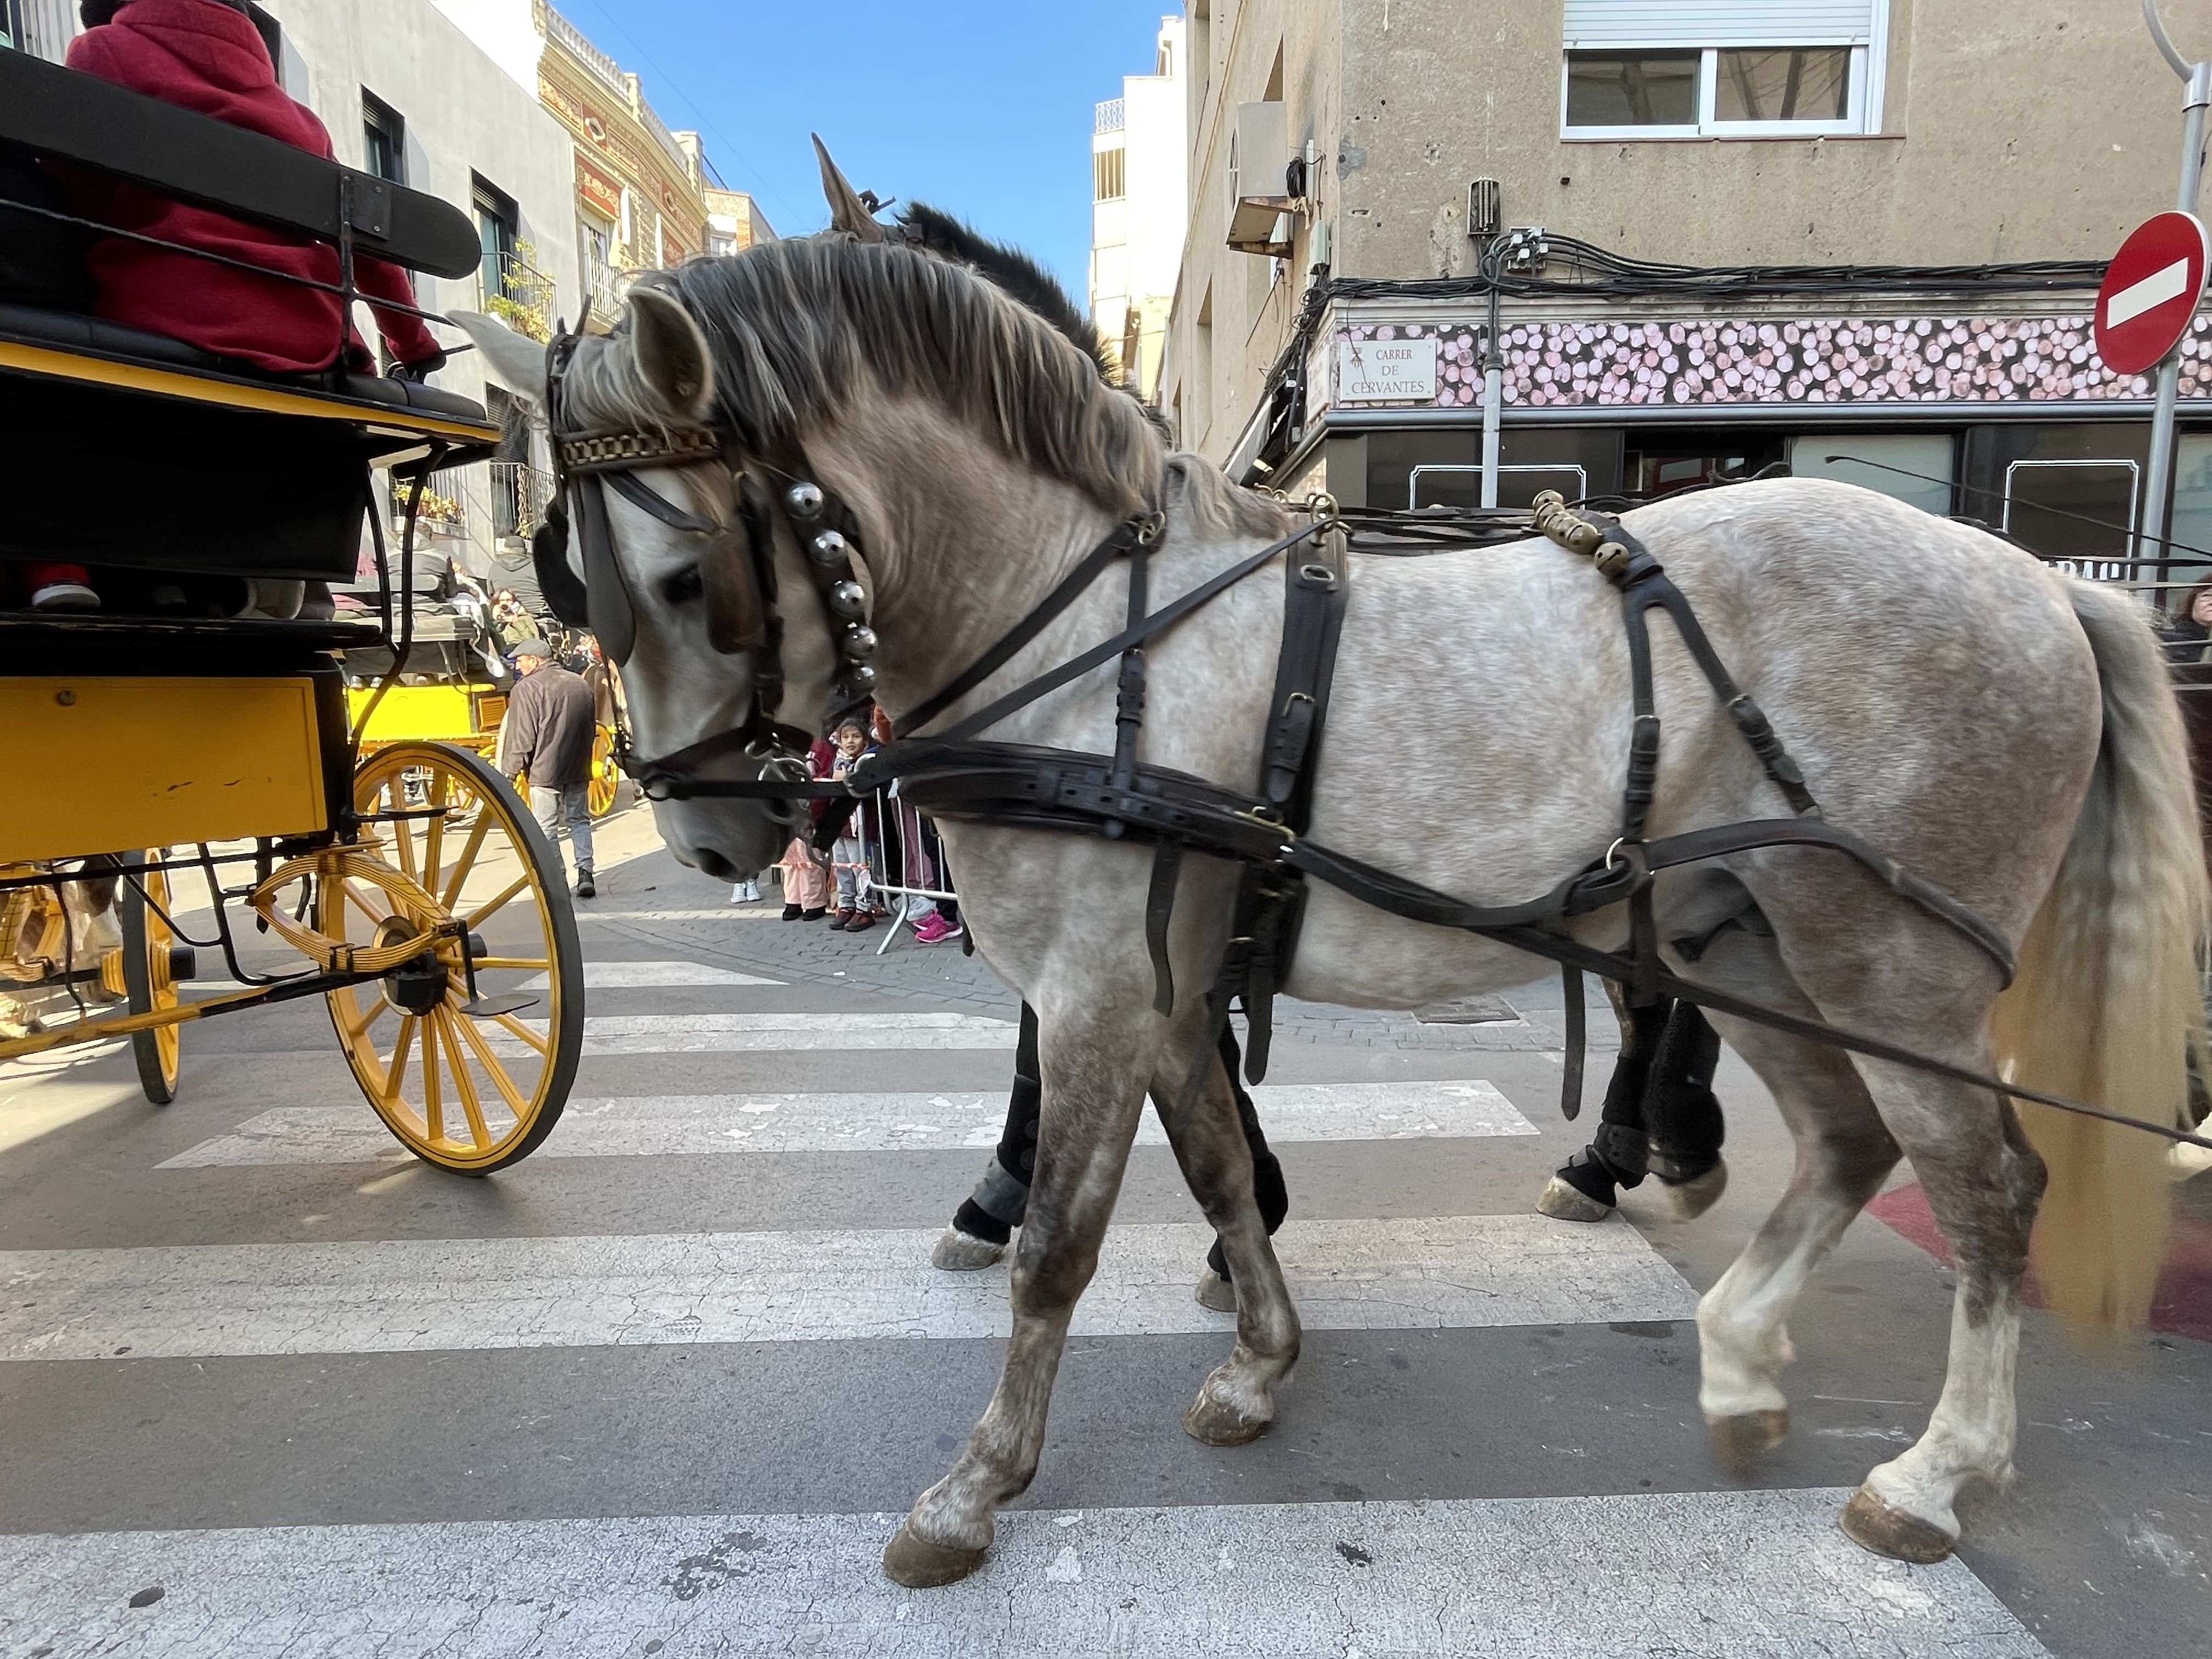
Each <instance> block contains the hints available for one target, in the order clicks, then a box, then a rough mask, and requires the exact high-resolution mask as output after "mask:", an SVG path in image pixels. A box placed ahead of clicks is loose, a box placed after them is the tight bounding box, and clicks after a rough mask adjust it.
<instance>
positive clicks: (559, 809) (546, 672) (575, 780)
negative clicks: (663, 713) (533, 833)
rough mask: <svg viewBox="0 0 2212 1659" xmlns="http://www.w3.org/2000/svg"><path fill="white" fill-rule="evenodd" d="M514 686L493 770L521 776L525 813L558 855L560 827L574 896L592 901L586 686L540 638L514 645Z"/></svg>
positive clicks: (589, 727) (589, 721)
mask: <svg viewBox="0 0 2212 1659" xmlns="http://www.w3.org/2000/svg"><path fill="white" fill-rule="evenodd" d="M514 671H515V675H516V680H515V685H514V690H513V691H511V692H509V693H508V694H507V713H506V714H505V715H504V716H503V717H502V718H501V721H500V726H499V742H500V770H501V771H502V772H504V773H506V774H507V776H509V777H513V776H514V775H517V774H518V773H520V774H525V775H527V778H528V781H529V789H530V810H531V811H532V813H533V814H535V815H536V817H537V819H538V828H540V829H543V830H544V832H545V839H546V840H547V841H548V842H551V843H552V845H553V856H554V858H555V859H556V860H558V859H559V858H560V856H561V832H562V828H563V827H564V825H565V827H566V829H567V830H568V847H569V851H570V852H571V853H572V854H574V858H575V863H576V896H577V897H578V898H584V899H587V898H597V897H598V896H599V888H598V887H597V885H596V884H594V883H593V882H592V788H591V784H592V688H591V687H590V686H588V685H586V684H584V681H583V677H582V676H581V675H579V674H572V673H570V672H569V671H568V670H567V669H565V668H562V667H560V666H558V665H556V664H555V663H554V661H553V648H552V647H550V646H549V645H547V644H546V643H545V641H543V640H525V641H523V642H522V643H521V644H520V645H518V646H516V647H514Z"/></svg>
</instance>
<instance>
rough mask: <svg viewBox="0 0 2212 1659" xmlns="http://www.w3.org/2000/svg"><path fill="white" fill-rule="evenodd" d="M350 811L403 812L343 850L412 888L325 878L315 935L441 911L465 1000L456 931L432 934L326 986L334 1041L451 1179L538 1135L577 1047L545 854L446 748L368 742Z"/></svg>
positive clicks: (579, 1015)
mask: <svg viewBox="0 0 2212 1659" xmlns="http://www.w3.org/2000/svg"><path fill="white" fill-rule="evenodd" d="M354 805H355V807H356V810H357V811H362V812H363V813H401V814H406V815H408V816H403V817H393V818H388V819H386V820H384V821H381V822H377V823H367V824H364V825H363V826H362V832H361V840H360V842H359V843H358V847H359V849H360V853H361V854H367V855H370V856H374V857H375V858H377V859H379V860H381V861H382V862H383V863H384V864H386V865H387V866H390V867H391V868H392V869H393V870H396V871H398V872H399V873H400V874H401V875H403V876H404V877H405V878H407V879H406V882H405V883H404V884H402V885H403V887H404V889H406V890H409V891H410V892H411V894H412V895H414V896H402V894H400V893H395V892H393V891H391V890H387V889H386V888H384V887H381V886H379V885H377V884H374V883H373V882H368V881H364V880H360V879H349V878H346V877H345V876H343V874H341V875H339V876H337V877H333V878H325V879H324V880H323V881H322V882H321V883H320V885H319V891H318V893H317V896H316V924H315V925H316V927H318V929H319V930H320V931H321V932H322V933H325V934H326V935H327V936H329V937H330V938H331V939H343V940H345V941H347V942H349V943H350V944H354V945H395V944H398V943H399V942H401V941H402V940H404V939H412V938H415V937H416V936H417V935H418V934H421V933H424V932H425V931H428V929H430V928H433V927H439V926H441V925H443V924H446V923H447V922H450V921H454V920H459V921H462V922H463V923H464V924H465V927H466V929H467V938H468V939H469V941H470V950H471V955H472V956H473V957H474V958H475V965H476V981H477V984H476V993H475V998H474V1000H471V992H470V987H469V983H468V979H467V975H465V971H464V964H463V962H462V957H461V951H462V940H461V939H459V938H458V937H452V936H450V935H449V936H447V937H445V938H442V939H440V940H439V942H438V944H437V945H435V947H434V949H433V950H432V951H429V952H427V953H426V954H425V955H424V956H422V957H417V958H416V959H415V960H414V961H413V962H411V963H406V964H404V965H403V966H402V967H401V968H399V969H396V970H395V971H393V972H392V973H390V974H387V975H385V976H384V977H383V978H382V979H380V980H375V981H370V982H369V983H368V984H364V985H356V986H349V987H347V988H346V989H344V990H342V991H333V992H331V994H330V1006H331V1023H332V1024H334V1025H336V1027H337V1034H338V1042H339V1045H340V1046H341V1047H342V1048H343V1049H344V1051H345V1055H346V1060H347V1061H348V1063H349V1064H350V1065H351V1066H352V1067H353V1073H354V1077H355V1078H356V1080H357V1081H358V1082H359V1083H360V1085H361V1087H362V1093H364V1094H365V1095H367V1096H368V1103H369V1104H370V1105H371V1106H372V1107H374V1109H375V1110H376V1114H377V1115H378V1116H379V1117H380V1118H382V1119H383V1120H384V1122H385V1126H386V1127H387V1128H389V1129H390V1130H391V1131H392V1133H393V1134H395V1135H397V1136H398V1138H399V1140H400V1142H401V1143H402V1144H403V1145H404V1146H406V1147H407V1149H408V1150H409V1151H410V1152H413V1153H414V1154H415V1155H416V1157H417V1158H422V1159H424V1160H425V1161H427V1162H428V1163H432V1164H437V1165H439V1166H440V1167H441V1169H447V1170H458V1171H459V1172H461V1173H462V1174H465V1175H489V1174H490V1173H491V1172H492V1171H493V1170H501V1169H505V1168H506V1167H507V1165H508V1164H513V1163H514V1162H516V1161H517V1160H519V1159H520V1158H526V1157H527V1156H528V1155H529V1154H530V1153H531V1152H532V1151H534V1150H535V1149H536V1148H537V1146H538V1144H539V1143H540V1142H541V1141H543V1140H544V1139H545V1137H546V1136H547V1135H548V1134H550V1133H552V1130H553V1126H554V1124H555V1123H556V1122H557V1121H559V1120H560V1116H561V1109H562V1107H563V1106H564V1105H566V1104H567V1103H568V1086H569V1085H570V1083H571V1082H572V1081H573V1080H574V1077H575V1073H576V1060H577V1057H578V1055H579V1054H580V1053H581V1052H582V1048H583V1042H584V967H583V950H582V946H581V945H580V943H579V942H578V939H577V936H576V915H575V912H574V910H573V909H572V908H570V906H569V902H568V889H567V887H566V886H565V885H564V884H563V882H562V870H561V865H560V862H559V860H558V858H557V857H556V854H555V853H554V851H553V848H551V847H550V845H548V843H547V842H546V840H545V835H544V831H543V830H541V829H539V828H538V823H537V821H536V820H535V819H533V818H532V817H531V816H530V814H529V813H528V812H527V811H525V810H524V808H523V805H522V803H521V801H520V799H517V797H516V795H515V793H514V789H513V786H512V785H511V784H509V783H508V782H507V780H506V779H505V778H503V777H501V775H500V774H499V771H498V769H496V768H495V767H494V766H493V765H492V764H491V763H489V762H488V761H486V760H485V759H484V758H483V757H482V756H479V755H476V754H472V753H471V752H469V751H468V750H464V749H459V748H456V747H454V746H453V745H452V744H443V743H396V744H392V745H391V746H390V747H388V748H386V749H383V750H379V751H378V752H377V753H376V754H374V755H373V756H371V757H368V758H367V759H366V760H364V761H363V762H362V764H361V769H360V770H359V771H358V772H356V774H355V775H354ZM524 1000H527V1004H528V1006H514V1005H517V1004H520V1003H522V1002H523V1001H524Z"/></svg>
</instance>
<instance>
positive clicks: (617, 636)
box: [549, 475, 637, 667]
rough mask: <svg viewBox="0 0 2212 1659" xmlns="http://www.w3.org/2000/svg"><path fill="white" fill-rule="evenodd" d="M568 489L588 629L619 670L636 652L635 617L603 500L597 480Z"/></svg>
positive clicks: (583, 480) (580, 481)
mask: <svg viewBox="0 0 2212 1659" xmlns="http://www.w3.org/2000/svg"><path fill="white" fill-rule="evenodd" d="M571 488H572V489H574V493H575V496H576V529H577V532H578V537H579V539H580V540H581V541H582V543H583V544H584V592H585V595H586V601H587V608H588V610H589V611H590V614H591V629H592V633H593V634H594V635H597V636H598V639H599V648H600V649H601V650H602V651H604V652H605V653H607V655H608V656H609V657H611V658H612V659H614V663H615V665H616V666H617V667H620V666H621V665H623V664H624V663H626V662H628V661H629V653H631V651H633V650H634V649H635V648H636V646H637V616H636V613H635V612H634V611H632V610H631V609H630V602H629V586H628V585H627V584H625V583H624V582H623V574H622V565H621V562H619V561H618V560H617V559H616V557H615V550H614V539H613V538H612V537H611V535H610V534H609V533H608V530H607V501H606V497H605V495H603V494H602V493H601V492H600V489H599V479H598V478H596V477H591V476H588V475H586V476H585V477H580V478H576V479H574V480H573V481H572V483H571ZM549 597H550V596H549Z"/></svg>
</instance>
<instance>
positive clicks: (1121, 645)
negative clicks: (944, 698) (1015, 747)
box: [908, 525, 1320, 743]
mask: <svg viewBox="0 0 2212 1659" xmlns="http://www.w3.org/2000/svg"><path fill="white" fill-rule="evenodd" d="M1319 527H1320V526H1317V525H1308V526H1306V527H1305V528H1304V529H1303V530H1296V531H1292V532H1291V533H1290V534H1289V535H1287V536H1285V537H1284V538H1282V539H1281V540H1280V541H1278V542H1271V543H1270V544H1267V546H1266V547H1263V548H1261V550H1259V551H1258V552H1257V553H1255V554H1253V555H1252V556H1250V557H1249V558H1245V559H1240V560H1238V561H1237V562H1236V563H1235V564H1232V565H1231V566H1230V567H1229V568H1227V569H1226V570H1223V571H1219V572H1218V573H1216V574H1213V575H1212V576H1209V577H1207V578H1206V580H1204V581H1202V582H1200V584H1199V585H1198V586H1196V587H1194V588H1192V589H1191V590H1190V592H1188V593H1186V594H1184V595H1183V596H1182V598H1181V599H1176V600H1175V601H1173V602H1172V603H1170V604H1168V605H1163V606H1161V607H1160V609H1158V611H1153V612H1152V615H1150V616H1149V617H1146V618H1145V619H1144V621H1143V622H1141V623H1138V624H1136V625H1135V626H1134V627H1131V628H1125V629H1122V630H1121V632H1120V633H1118V634H1116V635H1115V636H1114V637H1113V638H1112V639H1110V640H1108V641H1104V642H1103V644H1100V645H1095V646H1093V647H1091V649H1090V650H1088V651H1085V653H1083V654H1082V655H1080V656H1079V657H1075V658H1073V659H1070V660H1068V661H1066V662H1064V663H1062V664H1061V665H1060V666H1059V667H1057V668H1055V669H1053V670H1051V671H1049V672H1048V673H1043V674H1040V675H1038V676H1037V678H1035V679H1033V680H1031V681H1030V683H1029V684H1026V685H1024V686H1020V687H1018V688H1017V689H1016V690H1012V691H1009V692H1008V693H1006V696H1003V697H1000V699H999V700H998V701H997V702H993V703H989V704H987V705H986V706H984V707H983V708H979V709H977V710H976V711H975V713H974V714H969V715H968V716H967V717H966V718H965V719H963V720H957V721H956V722H955V723H954V724H952V725H951V726H947V727H946V728H945V730H944V731H943V732H939V733H938V734H937V736H936V738H934V739H933V741H936V740H941V741H943V742H946V743H954V742H958V741H960V740H962V739H963V738H972V737H974V736H975V734H976V733H977V732H983V731H987V730H988V729H989V728H990V727H992V726H995V725H997V724H998V723H999V722H1000V720H1004V719H1006V716H1007V715H1009V714H1012V713H1013V712H1014V711H1015V710H1016V709H1018V708H1028V707H1029V706H1030V704H1031V703H1033V702H1036V701H1037V700H1038V699H1039V698H1040V697H1045V696H1050V695H1051V694H1052V693H1053V692H1054V691H1057V690H1060V687H1061V686H1063V685H1066V684H1067V683H1068V682H1069V681H1071V680H1079V679H1081V678H1083V677H1084V676H1085V674H1088V673H1089V672H1090V671H1091V670H1092V669H1094V668H1096V667H1097V666H1098V665H1099V664H1101V663H1103V662H1109V661H1111V660H1112V659H1114V658H1115V657H1118V656H1120V655H1121V653H1123V652H1124V651H1127V649H1128V648H1129V647H1131V646H1133V645H1142V644H1143V643H1144V642H1145V641H1147V640H1150V639H1154V638H1157V637H1158V635H1161V634H1164V633H1165V632H1166V631H1167V630H1168V629H1170V628H1172V627H1174V626H1175V624H1176V623H1179V622H1181V621H1182V619H1183V618H1184V617H1187V616H1188V615H1189V614H1190V613H1191V612H1192V611H1195V610H1197V609H1198V607H1199V606H1200V605H1204V604H1205V603H1206V601H1207V600H1208V599H1212V597H1213V596H1214V595H1215V594H1217V593H1218V592H1222V591H1223V590H1224V589H1225V588H1228V587H1232V586H1235V585H1236V584H1237V583H1238V582H1240V581H1243V580H1244V578H1245V577H1247V576H1249V575H1250V574H1252V573H1253V572H1254V571H1255V570H1257V569H1259V568H1260V567H1261V566H1262V565H1264V564H1266V563H1267V562H1268V561H1269V560H1271V559H1273V557H1274V556H1276V555H1277V554H1278V553H1280V552H1282V551H1283V550H1285V548H1289V547H1294V546H1296V545H1297V544H1298V543H1300V542H1302V541H1304V539H1305V538H1307V537H1309V536H1310V535H1312V534H1313V533H1314V532H1315V531H1316V530H1317V529H1318V528H1319ZM963 678H965V677H964V676H963ZM936 701H937V699H935V698H933V699H931V702H936ZM924 706H925V707H927V705H924ZM910 723H911V722H908V724H910Z"/></svg>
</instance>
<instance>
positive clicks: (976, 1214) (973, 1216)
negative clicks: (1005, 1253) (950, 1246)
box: [952, 1198, 1014, 1244]
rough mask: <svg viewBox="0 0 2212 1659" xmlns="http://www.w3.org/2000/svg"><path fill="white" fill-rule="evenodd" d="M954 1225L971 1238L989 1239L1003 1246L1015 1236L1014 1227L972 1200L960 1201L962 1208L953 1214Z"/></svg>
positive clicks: (964, 1199)
mask: <svg viewBox="0 0 2212 1659" xmlns="http://www.w3.org/2000/svg"><path fill="white" fill-rule="evenodd" d="M952 1225H954V1226H956V1227H957V1228H958V1229H959V1230H960V1231H962V1232H963V1233H965V1234H967V1235H968V1237H970V1238H981V1239H987V1240H988V1241H989V1242H990V1243H994V1244H1003V1243H1006V1241H1007V1240H1008V1239H1010V1238H1012V1237H1013V1236H1014V1230H1013V1229H1012V1227H1010V1226H1008V1225H1006V1223H1005V1222H1003V1221H1001V1220H1000V1219H999V1218H998V1217H996V1216H994V1215H993V1214H992V1213H991V1212H989V1211H988V1210H987V1209H985V1208H984V1207H983V1206H981V1205H980V1204H978V1203H977V1202H976V1201H975V1200H974V1199H972V1198H963V1199H962V1200H960V1207H959V1208H958V1209H957V1210H955V1211H954V1212H952Z"/></svg>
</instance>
